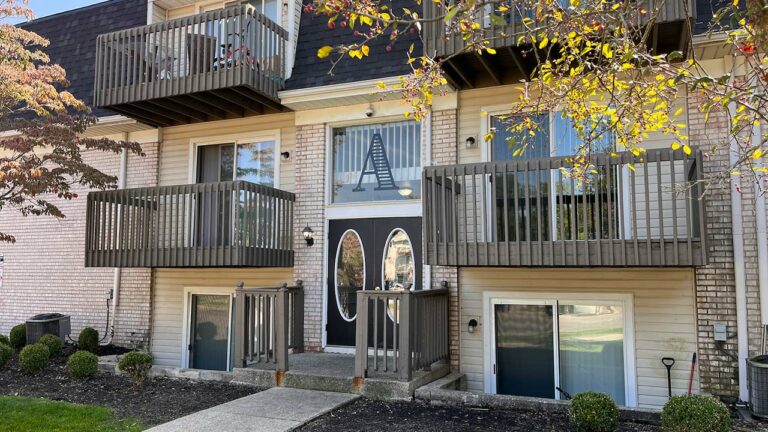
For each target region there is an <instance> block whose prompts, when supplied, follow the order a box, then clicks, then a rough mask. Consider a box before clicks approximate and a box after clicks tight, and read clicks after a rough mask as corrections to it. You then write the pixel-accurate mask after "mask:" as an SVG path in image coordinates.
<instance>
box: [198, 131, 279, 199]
mask: <svg viewBox="0 0 768 432" xmlns="http://www.w3.org/2000/svg"><path fill="white" fill-rule="evenodd" d="M264 141H274V142H275V166H274V171H275V181H274V182H273V183H274V184H273V185H272V186H267V185H264V186H266V187H271V188H275V189H279V188H280V173H281V170H280V164H281V161H282V156H281V155H280V130H279V129H273V130H266V131H259V132H251V133H246V134H236V135H221V136H216V137H210V138H206V139H192V140H190V142H189V170H188V171H189V172H188V178H187V182H188V183H189V184H195V183H197V175H198V168H199V167H198V161H197V159H198V158H197V152H198V149H199V148H200V147H201V146H209V145H222V144H233V145H235V146H237V145H239V144H249V143H253V142H264ZM235 158H237V149H235ZM235 165H237V159H235ZM235 173H236V171H235ZM228 181H235V178H234V175H233V179H232V180H228Z"/></svg>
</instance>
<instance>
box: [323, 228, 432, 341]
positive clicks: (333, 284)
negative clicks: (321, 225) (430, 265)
mask: <svg viewBox="0 0 768 432" xmlns="http://www.w3.org/2000/svg"><path fill="white" fill-rule="evenodd" d="M328 240H329V243H328V244H329V248H328V284H327V290H328V295H327V298H328V303H327V309H326V311H327V312H326V313H327V327H326V330H327V343H328V345H331V346H342V347H351V346H354V345H355V325H356V318H357V307H358V305H357V291H359V290H362V289H365V290H374V289H377V288H379V289H391V290H400V289H413V290H419V289H421V288H422V286H421V277H422V276H421V262H422V257H421V218H418V217H413V218H377V219H344V220H332V221H330V222H329V233H328Z"/></svg>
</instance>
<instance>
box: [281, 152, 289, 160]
mask: <svg viewBox="0 0 768 432" xmlns="http://www.w3.org/2000/svg"><path fill="white" fill-rule="evenodd" d="M280 156H281V157H282V158H283V160H286V161H287V160H288V159H290V158H291V152H287V151H284V152H282V153H280Z"/></svg>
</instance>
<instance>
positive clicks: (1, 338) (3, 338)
mask: <svg viewBox="0 0 768 432" xmlns="http://www.w3.org/2000/svg"><path fill="white" fill-rule="evenodd" d="M0 344H3V345H8V346H11V340H10V339H8V336H6V335H2V334H0Z"/></svg>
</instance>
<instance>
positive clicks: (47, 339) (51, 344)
mask: <svg viewBox="0 0 768 432" xmlns="http://www.w3.org/2000/svg"><path fill="white" fill-rule="evenodd" d="M37 342H38V343H41V344H43V345H45V346H47V347H48V353H49V354H50V355H51V357H56V356H58V355H59V354H61V347H62V345H63V343H62V342H61V338H60V337H58V336H56V335H52V334H50V333H46V334H44V335H43V336H42V337H41V338H40V340H39V341H37Z"/></svg>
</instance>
